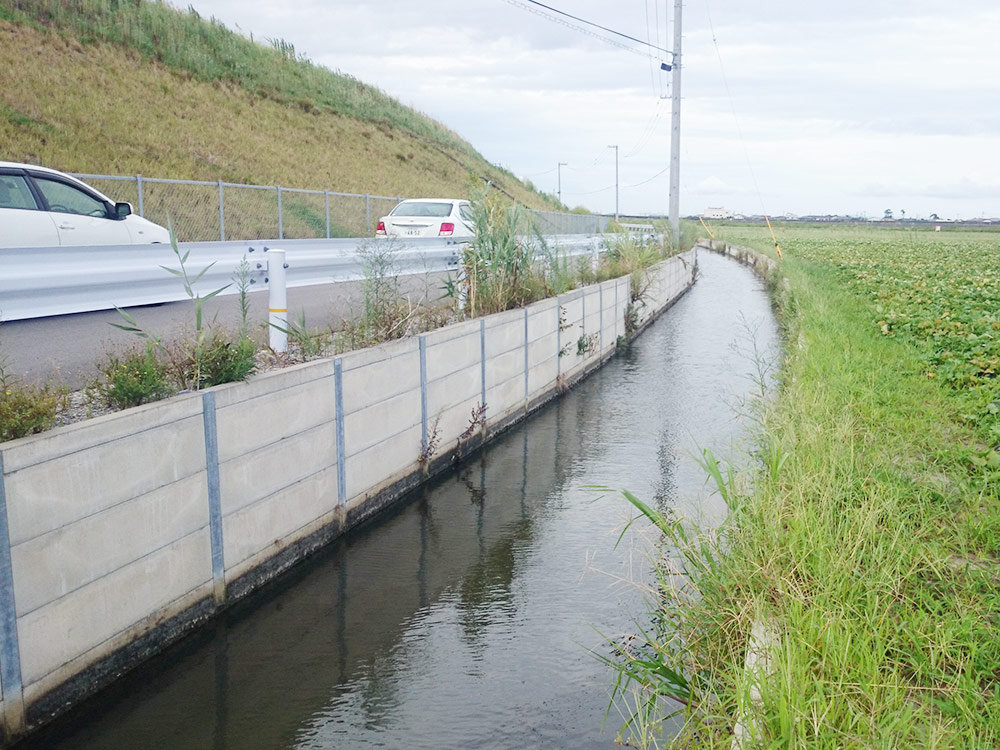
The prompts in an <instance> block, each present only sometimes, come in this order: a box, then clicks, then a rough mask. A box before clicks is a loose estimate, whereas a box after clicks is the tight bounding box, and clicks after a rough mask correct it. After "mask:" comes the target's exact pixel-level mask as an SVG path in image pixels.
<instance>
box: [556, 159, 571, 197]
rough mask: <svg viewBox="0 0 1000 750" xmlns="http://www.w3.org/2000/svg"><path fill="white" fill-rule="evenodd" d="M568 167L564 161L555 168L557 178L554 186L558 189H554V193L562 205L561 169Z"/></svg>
mask: <svg viewBox="0 0 1000 750" xmlns="http://www.w3.org/2000/svg"><path fill="white" fill-rule="evenodd" d="M568 166H569V164H567V163H566V162H564V161H561V162H559V164H558V165H557V166H556V175H557V178H558V182H557V183H556V185H558V187H557V188H556V193H557V195H558V196H559V202H560V203H562V168H563V167H568Z"/></svg>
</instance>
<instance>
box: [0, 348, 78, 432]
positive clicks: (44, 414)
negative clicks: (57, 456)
mask: <svg viewBox="0 0 1000 750" xmlns="http://www.w3.org/2000/svg"><path fill="white" fill-rule="evenodd" d="M65 397H66V391H65V389H62V388H53V387H50V386H42V387H35V386H31V385H26V384H25V383H22V382H20V381H19V380H18V379H17V378H15V377H13V376H11V375H9V374H8V373H7V372H6V370H5V368H4V367H3V365H2V363H0V440H14V439H16V438H21V437H25V436H26V435H32V434H34V433H36V432H42V431H44V430H48V429H50V428H51V427H53V426H54V425H55V422H56V415H57V414H58V413H59V411H60V409H61V408H62V407H63V405H64V403H65Z"/></svg>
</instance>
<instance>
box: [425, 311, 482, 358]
mask: <svg viewBox="0 0 1000 750" xmlns="http://www.w3.org/2000/svg"><path fill="white" fill-rule="evenodd" d="M423 336H424V340H425V341H426V342H427V349H428V350H430V349H431V347H436V346H440V345H441V344H447V343H448V342H450V341H455V340H457V339H462V338H465V337H467V336H468V337H475V339H476V340H477V341H478V340H479V320H478V319H475V320H463V321H462V322H460V323H452V324H451V325H448V326H445V327H444V328H438V329H436V330H433V331H428V332H427V333H425V334H423Z"/></svg>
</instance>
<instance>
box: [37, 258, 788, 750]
mask: <svg viewBox="0 0 1000 750" xmlns="http://www.w3.org/2000/svg"><path fill="white" fill-rule="evenodd" d="M701 263H702V268H703V278H702V279H701V280H700V281H699V283H698V284H697V285H696V286H695V288H694V289H693V290H692V291H691V292H690V293H689V294H688V295H687V296H686V297H685V298H684V299H682V300H681V301H680V302H679V303H678V304H677V305H676V306H675V308H674V309H673V310H671V311H670V313H669V314H668V315H667V316H666V317H665V318H663V319H661V320H660V321H659V322H658V323H656V324H655V325H654V326H653V327H652V328H650V330H649V331H647V332H646V333H645V334H644V335H643V337H642V338H641V339H640V340H639V341H638V342H637V343H636V344H635V345H634V346H633V348H632V349H631V350H630V351H629V352H627V353H626V354H625V355H624V356H622V357H620V358H618V359H616V360H615V361H614V362H612V363H611V364H610V365H608V366H607V367H605V368H604V369H603V370H601V371H600V372H598V373H597V374H595V375H594V376H593V377H592V378H590V379H589V380H588V381H586V382H584V383H582V384H580V385H579V386H578V387H577V388H575V389H574V390H573V391H571V392H570V393H569V394H567V395H566V396H565V397H564V398H563V399H561V400H559V401H558V402H556V403H554V404H553V405H551V406H550V407H548V408H546V409H545V410H543V411H542V412H540V413H539V414H538V415H537V416H535V417H534V418H533V419H532V420H530V421H529V422H528V423H526V424H525V425H522V426H521V427H519V428H516V429H513V430H511V431H510V432H508V433H507V434H505V435H504V436H503V437H502V438H501V439H500V440H498V441H497V442H496V443H495V444H493V445H492V446H490V448H489V449H488V450H487V451H485V452H484V453H482V454H481V455H479V456H477V457H474V458H473V459H471V460H470V461H469V462H468V463H466V464H465V465H464V466H462V467H461V469H460V470H459V471H458V472H456V473H455V474H453V475H451V476H449V477H446V478H442V479H439V480H438V481H436V482H434V483H433V484H432V485H430V486H428V487H427V488H425V489H424V490H423V491H422V492H421V493H420V495H419V496H418V497H416V498H414V500H413V501H412V502H411V503H409V504H408V505H407V506H406V507H404V508H401V509H400V510H398V511H397V512H395V513H394V514H392V515H389V516H385V517H382V518H380V519H378V521H377V523H373V524H371V525H369V526H367V527H365V528H363V529H359V530H357V531H356V532H354V533H352V534H350V535H349V536H348V537H346V538H344V539H342V540H340V541H339V542H337V543H335V544H333V545H331V546H330V547H329V548H327V549H326V550H324V551H323V552H321V553H320V554H318V555H316V556H315V557H314V558H313V559H312V560H310V561H308V562H307V563H306V564H304V565H301V566H299V567H297V568H296V569H295V570H293V571H292V572H291V573H290V574H289V575H287V576H286V577H285V578H283V579H282V581H281V583H280V585H278V586H273V587H271V588H269V589H268V590H266V591H264V592H261V593H259V594H258V595H255V596H254V597H252V598H251V599H249V600H248V601H246V602H243V603H241V604H240V605H238V606H236V607H234V608H233V609H232V610H231V611H229V612H227V613H226V615H225V616H224V617H222V618H220V619H219V620H218V621H217V622H215V623H213V624H212V625H210V626H209V627H208V628H206V629H204V630H203V631H201V632H200V633H198V634H196V635H195V636H193V637H192V638H190V639H188V640H187V641H185V642H184V643H182V644H180V645H179V646H178V647H176V648H174V649H172V650H171V651H170V652H169V653H167V654H165V655H163V656H162V657H160V658H157V659H155V660H153V661H152V662H150V663H149V664H147V665H145V666H144V667H142V668H141V669H139V670H138V671H137V672H136V673H135V674H134V675H133V676H132V677H130V678H129V679H127V680H124V681H122V682H121V683H120V684H119V685H118V686H116V687H115V688H113V689H112V690H111V691H109V692H108V693H107V694H106V695H104V696H101V697H100V698H99V699H97V700H95V701H92V702H91V703H89V704H88V705H86V706H84V707H83V708H82V709H81V710H80V711H78V712H76V713H75V714H74V715H73V716H72V717H70V718H69V719H68V720H67V721H63V722H60V724H59V725H58V726H57V727H54V728H53V729H52V730H50V731H47V732H45V733H44V734H43V735H40V736H39V737H37V738H35V740H33V742H32V746H35V747H52V748H93V749H96V748H125V747H128V748H185V750H187V749H188V748H213V749H215V750H220V749H223V748H233V749H235V748H239V749H240V750H247V749H251V748H338V747H351V748H355V747H403V746H406V747H411V748H422V747H427V748H450V747H456V748H457V747H462V748H464V747H497V748H505V747H525V746H543V747H575V748H586V747H601V748H607V747H611V745H612V742H613V740H614V736H615V732H616V730H617V726H618V721H617V717H616V716H615V715H614V714H612V716H611V717H610V719H609V721H608V725H607V726H605V727H604V728H602V727H601V719H602V717H603V712H604V710H605V708H606V706H607V701H608V696H609V690H610V686H611V675H610V674H609V673H608V671H607V669H606V668H605V667H604V666H603V665H602V664H601V663H600V662H599V661H598V659H596V658H595V657H594V656H593V655H592V654H590V653H588V651H591V650H593V651H597V652H605V653H606V646H605V641H604V639H603V636H602V635H601V633H603V634H605V635H608V636H610V637H615V636H616V635H618V634H620V633H623V632H626V631H628V630H630V629H632V627H633V625H632V623H633V620H634V619H635V618H642V617H643V613H644V611H645V604H644V602H643V594H642V590H641V589H640V588H638V587H637V586H636V585H634V584H635V583H639V584H642V583H645V582H647V581H648V579H649V562H648V557H647V555H648V550H649V544H648V539H646V538H645V537H644V532H643V530H642V529H641V528H640V527H639V526H636V527H635V528H634V529H633V530H632V531H630V532H629V533H628V534H626V535H625V538H624V539H623V540H622V543H621V544H620V545H619V546H617V547H616V544H615V543H616V540H617V539H618V537H619V535H620V534H621V531H622V529H623V527H624V526H625V524H626V522H627V520H628V518H629V517H630V512H629V509H628V507H627V506H626V504H625V503H624V501H622V500H621V499H620V498H617V497H611V496H608V497H600V496H599V495H597V494H595V493H594V492H592V491H589V490H587V489H585V487H586V486H588V485H594V484H601V485H607V486H612V487H627V488H629V489H630V490H631V491H633V492H634V493H635V494H637V495H639V496H641V497H644V498H646V499H647V500H652V501H655V503H656V504H657V505H658V506H659V507H661V508H664V509H667V510H672V511H674V510H675V511H677V512H682V513H684V514H686V515H696V516H700V517H702V518H709V519H713V518H714V519H718V518H720V517H721V516H722V514H723V513H724V508H722V507H721V503H720V502H719V501H718V499H716V498H711V497H710V496H709V495H708V493H707V491H706V490H705V487H704V484H705V483H704V475H703V472H702V471H701V469H700V468H698V466H697V464H696V463H695V462H694V460H693V455H695V454H697V452H698V450H699V449H700V448H701V447H712V448H713V449H715V450H716V451H717V452H720V453H723V454H726V453H731V452H733V451H734V450H736V449H737V446H736V445H735V443H736V441H738V439H739V437H740V435H741V434H743V430H742V427H741V425H740V423H739V421H738V420H737V419H736V418H735V416H734V413H733V409H732V402H733V401H732V400H733V398H744V397H746V396H747V394H748V393H749V392H750V389H751V385H750V383H749V381H747V380H746V378H745V377H744V375H745V374H746V373H747V372H748V371H749V370H750V369H752V365H751V364H750V363H748V362H746V361H742V360H741V358H740V357H739V356H738V354H737V353H735V352H734V350H733V348H732V346H731V345H732V343H733V342H734V341H735V340H737V339H738V337H739V336H740V335H742V334H741V333H740V330H741V328H740V323H739V316H740V315H741V314H742V315H744V316H747V317H750V318H754V319H759V320H762V321H764V324H763V325H762V326H760V329H759V330H758V333H757V335H758V337H759V338H760V343H761V346H762V347H765V348H766V347H772V346H773V345H774V341H775V333H774V330H775V327H774V322H773V320H772V319H771V315H770V310H769V308H768V303H767V299H766V296H765V295H764V293H763V291H762V289H761V288H760V285H759V284H758V283H757V282H756V281H755V280H754V279H753V277H752V276H751V275H750V273H749V272H748V271H746V270H745V269H743V268H741V267H739V266H736V265H735V264H734V263H732V262H730V261H726V260H723V259H720V258H716V257H707V258H706V257H705V256H704V254H703V255H702V259H701Z"/></svg>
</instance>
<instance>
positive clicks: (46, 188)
mask: <svg viewBox="0 0 1000 750" xmlns="http://www.w3.org/2000/svg"><path fill="white" fill-rule="evenodd" d="M153 242H170V233H169V232H168V231H167V230H166V229H164V228H163V227H161V226H160V225H159V224H154V223H153V222H151V221H146V219H144V218H142V217H141V216H137V215H136V214H134V213H132V205H131V204H130V203H115V202H114V201H113V200H111V199H110V198H108V197H107V196H106V195H104V194H103V193H100V192H98V191H97V190H94V188H92V187H90V186H89V185H87V184H86V183H83V182H80V180H78V179H76V178H75V177H70V176H69V175H68V174H63V173H62V172H57V171H56V170H54V169H47V168H45V167H38V166H35V165H33V164H15V163H13V162H7V161H0V247H57V246H59V245H141V244H147V243H153Z"/></svg>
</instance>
